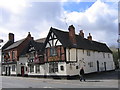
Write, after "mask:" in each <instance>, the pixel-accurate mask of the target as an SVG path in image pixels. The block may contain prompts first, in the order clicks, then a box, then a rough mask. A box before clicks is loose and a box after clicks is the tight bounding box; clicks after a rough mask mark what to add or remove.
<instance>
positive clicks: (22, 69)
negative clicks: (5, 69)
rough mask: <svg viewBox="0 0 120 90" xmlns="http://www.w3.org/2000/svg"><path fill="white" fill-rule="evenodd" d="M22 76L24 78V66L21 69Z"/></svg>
mask: <svg viewBox="0 0 120 90" xmlns="http://www.w3.org/2000/svg"><path fill="white" fill-rule="evenodd" d="M21 75H22V76H24V66H22V67H21Z"/></svg>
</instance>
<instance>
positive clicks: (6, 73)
mask: <svg viewBox="0 0 120 90" xmlns="http://www.w3.org/2000/svg"><path fill="white" fill-rule="evenodd" d="M5 75H6V76H7V67H6V68H5Z"/></svg>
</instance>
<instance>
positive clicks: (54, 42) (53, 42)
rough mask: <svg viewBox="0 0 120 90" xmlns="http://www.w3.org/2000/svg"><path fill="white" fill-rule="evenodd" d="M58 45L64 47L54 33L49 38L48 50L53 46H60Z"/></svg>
mask: <svg viewBox="0 0 120 90" xmlns="http://www.w3.org/2000/svg"><path fill="white" fill-rule="evenodd" d="M52 38H54V39H52ZM58 45H62V44H61V42H60V41H59V40H58V39H57V37H56V35H54V33H51V36H50V37H49V42H48V43H47V45H46V48H48V47H51V46H58Z"/></svg>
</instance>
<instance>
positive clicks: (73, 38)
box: [68, 25, 76, 45]
mask: <svg viewBox="0 0 120 90" xmlns="http://www.w3.org/2000/svg"><path fill="white" fill-rule="evenodd" d="M68 30H69V39H70V41H71V42H72V44H73V45H76V36H75V27H74V26H73V25H71V26H69V28H68Z"/></svg>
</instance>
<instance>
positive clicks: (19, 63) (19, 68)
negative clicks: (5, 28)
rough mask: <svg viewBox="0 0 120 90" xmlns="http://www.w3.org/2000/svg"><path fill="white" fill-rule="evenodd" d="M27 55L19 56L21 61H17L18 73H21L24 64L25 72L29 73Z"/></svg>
mask: <svg viewBox="0 0 120 90" xmlns="http://www.w3.org/2000/svg"><path fill="white" fill-rule="evenodd" d="M27 60H28V58H27V57H19V61H17V74H21V67H22V66H24V74H28V70H27V71H26V68H28V66H27V64H28V63H27Z"/></svg>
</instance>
